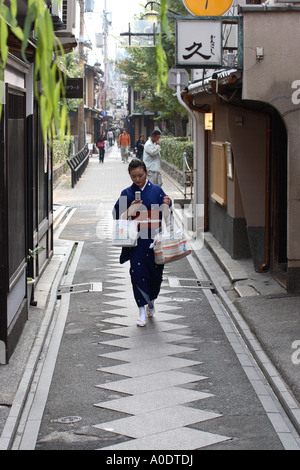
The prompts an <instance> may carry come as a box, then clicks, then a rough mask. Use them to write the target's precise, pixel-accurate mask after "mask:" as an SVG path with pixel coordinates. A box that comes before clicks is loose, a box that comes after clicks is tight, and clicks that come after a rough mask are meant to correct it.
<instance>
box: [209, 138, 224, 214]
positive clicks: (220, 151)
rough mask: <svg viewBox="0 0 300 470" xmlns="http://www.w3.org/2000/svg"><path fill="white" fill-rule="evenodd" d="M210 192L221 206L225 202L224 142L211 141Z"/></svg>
mask: <svg viewBox="0 0 300 470" xmlns="http://www.w3.org/2000/svg"><path fill="white" fill-rule="evenodd" d="M211 145H212V194H211V197H212V199H214V200H215V201H217V202H218V203H219V204H221V205H222V206H224V205H226V202H227V161H226V156H225V144H224V142H212V143H211Z"/></svg>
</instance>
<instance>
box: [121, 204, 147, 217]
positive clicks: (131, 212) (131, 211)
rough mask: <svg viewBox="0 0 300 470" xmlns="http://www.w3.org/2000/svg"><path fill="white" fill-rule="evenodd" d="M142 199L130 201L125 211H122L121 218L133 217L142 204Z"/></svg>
mask: <svg viewBox="0 0 300 470" xmlns="http://www.w3.org/2000/svg"><path fill="white" fill-rule="evenodd" d="M142 202H143V201H132V203H131V204H130V206H129V207H128V209H127V211H126V212H123V214H122V215H121V218H122V219H129V217H134V216H135V215H136V213H137V211H138V210H139V208H140V206H141V205H142Z"/></svg>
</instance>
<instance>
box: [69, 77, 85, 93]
mask: <svg viewBox="0 0 300 470" xmlns="http://www.w3.org/2000/svg"><path fill="white" fill-rule="evenodd" d="M66 98H83V78H70V77H67V84H66Z"/></svg>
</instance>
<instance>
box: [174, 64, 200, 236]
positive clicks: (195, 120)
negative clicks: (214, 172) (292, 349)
mask: <svg viewBox="0 0 300 470" xmlns="http://www.w3.org/2000/svg"><path fill="white" fill-rule="evenodd" d="M176 88H177V99H178V101H179V103H180V104H181V105H182V106H183V107H184V108H185V109H186V110H187V112H188V113H189V115H190V116H191V118H192V121H193V133H194V156H193V173H194V176H193V184H194V198H193V214H194V222H195V233H196V238H197V236H198V217H197V207H198V205H197V204H198V202H199V201H198V181H197V172H198V162H197V141H198V139H197V124H198V115H197V114H196V113H194V112H193V111H192V109H191V108H190V107H189V106H188V105H187V104H186V103H185V101H184V100H183V99H182V96H181V87H180V72H178V73H177V87H176Z"/></svg>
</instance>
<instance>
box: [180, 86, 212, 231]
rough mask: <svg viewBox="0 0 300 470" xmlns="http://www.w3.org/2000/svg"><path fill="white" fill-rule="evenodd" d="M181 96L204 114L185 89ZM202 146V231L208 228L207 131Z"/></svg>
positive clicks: (193, 109)
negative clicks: (203, 159)
mask: <svg viewBox="0 0 300 470" xmlns="http://www.w3.org/2000/svg"><path fill="white" fill-rule="evenodd" d="M182 97H183V101H184V102H185V104H186V106H187V107H188V108H189V109H190V110H191V111H195V112H196V113H202V114H205V113H206V112H207V111H206V110H205V109H203V108H202V107H200V106H196V105H194V104H193V103H192V100H193V96H192V95H190V94H188V93H187V91H183V92H182ZM204 146H205V149H204V158H205V162H204V227H203V229H204V232H206V231H207V228H208V216H207V200H208V194H207V192H208V181H207V171H205V168H207V161H206V159H207V154H208V149H207V146H208V142H207V132H205V142H204ZM194 155H195V151H194Z"/></svg>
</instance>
